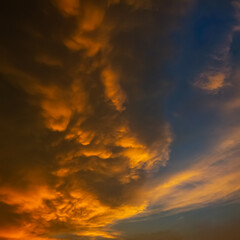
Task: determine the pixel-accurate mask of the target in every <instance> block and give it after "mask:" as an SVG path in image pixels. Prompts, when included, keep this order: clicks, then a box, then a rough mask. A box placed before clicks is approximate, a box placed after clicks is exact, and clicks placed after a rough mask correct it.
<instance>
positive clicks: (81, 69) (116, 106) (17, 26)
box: [0, 0, 188, 240]
mask: <svg viewBox="0 0 240 240" xmlns="http://www.w3.org/2000/svg"><path fill="white" fill-rule="evenodd" d="M146 3H147V2H146V1H141V2H138V1H110V2H109V1H75V0H72V1H65V0H61V1H37V2H35V3H33V2H32V1H27V0H24V1H21V3H20V2H19V3H16V4H11V2H9V3H7V2H5V3H4V4H3V6H2V9H4V13H3V14H2V15H1V27H2V29H3V30H2V31H3V32H2V33H3V34H2V36H1V39H0V48H1V50H3V54H2V55H1V57H0V73H1V83H0V84H1V85H0V86H1V88H0V89H1V95H0V96H1V101H0V109H1V115H2V116H3V117H2V118H1V120H0V126H1V136H2V137H1V139H0V143H1V144H0V145H1V149H0V157H1V169H0V202H1V204H2V205H3V206H4V208H6V209H5V210H6V211H7V213H6V214H5V217H6V219H5V220H4V221H5V222H6V223H8V224H7V225H4V224H2V225H1V227H0V238H1V239H15V240H20V239H36V240H38V239H39V240H46V239H61V236H70V235H76V236H79V237H82V238H83V237H86V238H87V237H91V238H95V237H97V236H101V237H105V238H106V237H107V238H113V237H116V236H118V233H115V232H113V231H112V230H111V229H109V225H110V224H113V223H114V222H116V221H118V220H121V219H126V218H129V217H132V216H135V215H136V214H138V213H141V212H143V211H144V210H145V209H146V207H147V205H148V199H147V198H146V196H145V193H144V192H143V186H144V184H145V183H146V182H147V180H148V177H149V176H150V175H151V174H152V172H153V171H154V169H155V168H158V167H159V166H161V165H164V164H165V163H166V161H167V160H168V158H169V151H170V150H169V146H170V144H171V142H172V134H171V130H170V127H169V124H168V122H167V121H166V120H165V118H164V114H163V100H164V94H163V92H166V91H168V87H166V86H167V84H166V81H165V80H163V79H164V78H161V75H164V73H163V72H162V71H163V70H161V71H160V72H159V69H163V66H162V64H161V63H162V62H164V61H165V59H169V57H170V55H171V54H170V53H171V50H170V49H171V42H170V41H169V39H170V36H169V35H170V33H171V32H172V31H174V29H176V26H177V25H178V20H179V19H180V17H181V16H182V15H183V11H182V10H183V9H185V8H187V7H188V4H187V3H186V2H185V1H171V3H170V4H169V3H167V2H166V3H165V2H161V3H159V2H158V1H152V4H151V6H148V5H146ZM153 7H156V8H157V9H158V12H159V14H157V15H154V14H153ZM178 9H180V10H181V11H180V10H179V11H178ZM123 16H124V18H123ZM166 21H167V24H166ZM159 24H160V25H159ZM159 27H160V28H162V30H161V31H160V33H158V31H155V30H157V29H159ZM158 34H159V35H158ZM153 43H154V46H153ZM157 46H158V47H159V48H158V52H157V54H155V56H153V55H154V53H153V52H154V51H155V50H152V49H153V47H154V48H155V47H157ZM161 52H162V54H160V53H161ZM151 79H152V80H151ZM162 91H163V92H162ZM156 98H157V101H156ZM12 219H13V221H11V220H12ZM2 221H3V220H2ZM58 236H59V238H58Z"/></svg>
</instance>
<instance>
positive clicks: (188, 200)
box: [145, 127, 240, 214]
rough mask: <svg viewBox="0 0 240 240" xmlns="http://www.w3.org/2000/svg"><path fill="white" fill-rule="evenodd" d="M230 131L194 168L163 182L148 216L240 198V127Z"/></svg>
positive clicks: (200, 158) (155, 190)
mask: <svg viewBox="0 0 240 240" xmlns="http://www.w3.org/2000/svg"><path fill="white" fill-rule="evenodd" d="M228 131H229V132H228V133H227V132H222V133H221V135H222V136H224V137H222V139H221V138H219V140H218V141H217V143H216V142H215V143H214V145H215V146H211V148H210V149H209V151H208V152H207V153H205V154H204V155H203V156H199V157H198V159H197V160H195V163H194V164H192V165H190V166H189V167H187V168H186V169H185V170H182V171H179V172H176V173H175V174H173V175H172V176H168V177H167V178H166V179H165V180H162V181H161V183H160V184H159V185H158V186H157V187H156V188H155V189H154V190H153V192H152V193H151V194H152V197H151V198H150V199H152V200H153V202H152V207H151V208H150V210H149V213H148V214H153V213H154V212H169V213H170V214H173V213H178V212H182V211H189V210H192V209H198V208H201V207H205V206H209V205H211V204H212V203H216V202H228V201H230V202H231V201H232V200H234V198H235V199H236V198H238V197H239V189H240V185H239V181H238V179H239V177H240V165H239V161H238V159H239V145H240V142H239V127H238V128H234V129H231V130H228ZM151 209H152V210H151ZM145 214H146V213H145Z"/></svg>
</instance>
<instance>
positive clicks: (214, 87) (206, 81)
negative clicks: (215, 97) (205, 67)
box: [194, 72, 226, 92]
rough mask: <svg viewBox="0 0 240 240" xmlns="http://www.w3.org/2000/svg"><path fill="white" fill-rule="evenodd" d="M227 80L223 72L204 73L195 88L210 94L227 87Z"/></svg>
mask: <svg viewBox="0 0 240 240" xmlns="http://www.w3.org/2000/svg"><path fill="white" fill-rule="evenodd" d="M225 79H226V74H225V73H222V72H216V73H215V72H213V73H211V72H207V73H202V74H201V76H200V78H199V79H198V80H197V81H196V82H195V83H194V86H195V87H198V88H201V89H203V90H207V91H210V92H217V91H219V90H220V89H221V88H223V87H224V86H225Z"/></svg>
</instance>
